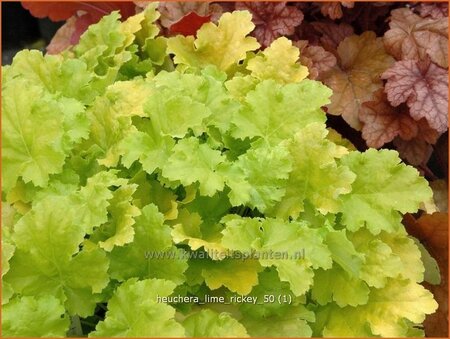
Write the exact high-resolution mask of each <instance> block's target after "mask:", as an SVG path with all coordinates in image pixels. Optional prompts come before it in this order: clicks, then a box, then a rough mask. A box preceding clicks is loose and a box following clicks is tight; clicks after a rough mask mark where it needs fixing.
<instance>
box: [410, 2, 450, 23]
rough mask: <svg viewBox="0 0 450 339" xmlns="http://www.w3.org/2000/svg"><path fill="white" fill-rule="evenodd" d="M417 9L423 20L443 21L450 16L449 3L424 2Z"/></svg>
mask: <svg viewBox="0 0 450 339" xmlns="http://www.w3.org/2000/svg"><path fill="white" fill-rule="evenodd" d="M416 9H417V11H418V12H419V15H420V16H421V17H422V18H426V17H430V18H431V19H441V18H445V17H447V16H448V3H447V2H431V3H427V2H424V3H421V4H419V5H418V6H417V7H416Z"/></svg>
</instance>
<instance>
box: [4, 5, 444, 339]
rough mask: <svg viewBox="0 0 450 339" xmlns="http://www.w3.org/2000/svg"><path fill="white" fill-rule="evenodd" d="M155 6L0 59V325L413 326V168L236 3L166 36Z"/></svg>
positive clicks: (203, 330) (48, 328) (138, 333)
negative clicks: (335, 125)
mask: <svg viewBox="0 0 450 339" xmlns="http://www.w3.org/2000/svg"><path fill="white" fill-rule="evenodd" d="M155 8H156V6H155V5H154V4H153V5H150V6H149V7H148V8H147V9H146V10H145V11H144V12H142V13H140V14H138V15H136V16H134V17H131V18H129V19H128V20H127V21H125V22H120V20H119V14H118V13H113V14H111V15H109V16H107V17H104V18H103V19H102V20H101V21H100V22H99V23H98V24H96V25H93V26H91V27H90V29H89V30H88V31H87V32H86V33H85V34H84V35H83V36H82V38H81V40H80V42H79V44H78V45H77V46H75V47H74V48H73V49H71V50H68V51H65V52H64V53H62V54H61V55H56V56H49V55H47V56H43V55H42V54H41V53H40V52H38V51H29V50H25V51H21V52H20V53H18V54H17V56H16V57H15V59H14V61H13V63H12V65H11V66H7V67H4V68H3V74H2V76H3V84H2V98H3V100H2V184H3V185H2V200H3V206H2V207H3V209H2V223H3V228H2V232H3V233H2V234H3V237H2V255H3V257H2V278H3V280H2V283H3V290H2V291H3V294H2V304H3V312H2V322H3V323H2V328H3V336H5V337H16V336H30V337H31V336H33V337H37V336H44V337H53V336H66V335H77V336H81V335H89V336H90V337H114V336H119V337H152V336H158V337H183V336H188V337H224V336H238V337H246V336H265V337H271V336H273V337H289V336H292V337H309V336H344V337H346V336H363V337H367V336H386V337H401V336H419V335H422V334H423V333H422V330H421V328H420V324H421V323H422V322H423V320H424V318H425V315H426V314H430V313H433V312H434V311H435V310H436V308H437V303H436V302H435V300H434V299H433V296H432V294H431V293H430V292H428V291H427V290H426V289H425V288H424V287H422V285H421V284H420V283H421V282H422V281H423V279H424V271H425V269H424V265H423V263H422V259H421V252H420V249H419V247H420V244H418V243H417V242H416V241H415V240H414V239H413V238H412V237H410V236H409V235H408V234H407V233H406V231H405V229H404V227H403V226H402V224H401V219H402V214H404V213H407V212H416V211H417V210H418V208H419V206H420V205H421V204H429V203H430V201H431V198H432V191H431V190H430V188H429V187H428V185H427V182H426V181H425V180H424V179H423V178H422V177H420V176H419V173H418V172H417V171H416V170H415V169H414V168H412V167H409V166H406V165H405V164H403V163H401V161H400V159H399V157H398V154H397V152H395V151H390V150H375V149H369V150H368V151H366V152H364V153H361V152H358V151H356V150H354V148H352V146H351V145H350V144H349V143H348V142H346V141H345V140H343V139H342V138H340V137H339V135H337V134H336V133H335V132H333V131H328V130H327V129H326V126H325V120H326V115H325V113H324V112H323V110H322V108H321V107H323V106H325V105H326V104H328V103H329V98H330V96H331V94H332V93H331V90H330V89H329V88H327V87H325V86H324V85H323V84H321V83H320V82H317V81H312V80H308V79H306V76H307V75H308V70H307V69H306V68H305V67H304V66H302V65H300V64H299V63H297V60H298V57H299V51H298V49H297V48H296V47H294V46H292V43H291V41H289V40H288V39H286V38H280V39H278V40H276V41H274V42H273V44H272V45H271V46H269V47H268V48H267V49H265V50H264V51H259V52H256V50H258V48H259V47H260V46H259V44H258V43H257V41H256V40H255V39H254V38H252V37H249V36H248V34H249V33H250V32H251V31H252V29H253V28H254V26H253V24H252V22H251V16H250V14H249V13H248V12H245V11H243V12H234V13H226V14H224V15H223V16H222V18H221V19H220V21H219V23H218V25H215V24H213V23H208V24H205V25H204V26H203V27H202V28H201V29H200V30H199V31H198V34H197V37H193V36H188V37H183V36H176V37H171V38H165V37H161V36H158V34H159V30H158V28H157V26H156V25H155V24H154V21H155V20H156V19H157V17H158V15H159V14H158V13H157V12H156V10H155ZM299 251H300V252H302V253H303V255H302V256H300V257H298V256H295V255H294V254H295V253H298V252H299ZM277 252H280V253H281V252H282V253H284V254H288V257H286V256H284V255H283V257H282V258H280V257H277V256H270V255H264V253H277ZM155 253H158V255H156V256H152V255H151V254H155ZM212 253H213V254H214V253H215V254H220V255H217V256H216V255H212ZM249 253H250V254H251V255H248V254H249ZM256 253H259V254H262V255H254V254H256ZM236 254H241V255H240V256H237V255H236ZM423 255H424V254H422V256H423ZM205 295H206V296H216V297H223V298H224V300H225V303H206V304H203V303H202V301H204V298H205ZM237 295H239V296H249V297H252V298H249V300H250V299H251V300H254V299H253V298H256V299H255V300H257V302H256V303H255V304H254V303H253V302H241V303H233V302H231V303H230V304H229V305H227V304H226V301H229V300H232V299H231V297H233V296H237ZM174 296H177V297H178V300H179V299H180V298H181V297H188V298H193V299H192V300H197V299H195V298H198V302H191V303H183V302H181V303H173V302H172V303H171V302H168V303H165V302H164V300H168V301H170V298H168V297H174ZM164 298H166V299H164ZM161 300H163V301H161ZM189 300H191V299H189Z"/></svg>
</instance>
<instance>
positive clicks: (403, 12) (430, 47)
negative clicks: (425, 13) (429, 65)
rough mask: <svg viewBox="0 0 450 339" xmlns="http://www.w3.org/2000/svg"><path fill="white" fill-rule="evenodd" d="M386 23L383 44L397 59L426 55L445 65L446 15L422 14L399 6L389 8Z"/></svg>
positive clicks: (409, 58)
mask: <svg viewBox="0 0 450 339" xmlns="http://www.w3.org/2000/svg"><path fill="white" fill-rule="evenodd" d="M389 27H390V29H389V30H388V31H387V32H386V33H385V34H384V44H385V47H386V50H387V51H388V52H389V53H390V54H391V55H393V56H394V57H395V58H396V59H397V60H423V59H424V58H425V57H426V56H427V55H428V56H429V57H430V58H431V61H433V62H434V63H436V64H438V65H439V66H441V67H448V20H447V18H440V19H432V18H422V17H420V16H419V15H417V14H415V13H414V12H413V11H412V10H411V9H409V8H398V9H395V10H393V11H392V12H391V21H390V23H389Z"/></svg>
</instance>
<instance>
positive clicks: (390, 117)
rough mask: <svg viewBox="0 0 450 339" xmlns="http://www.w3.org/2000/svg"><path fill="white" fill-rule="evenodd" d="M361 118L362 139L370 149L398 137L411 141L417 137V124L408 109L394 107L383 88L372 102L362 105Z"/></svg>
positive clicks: (376, 93)
mask: <svg viewBox="0 0 450 339" xmlns="http://www.w3.org/2000/svg"><path fill="white" fill-rule="evenodd" d="M359 118H360V120H361V121H362V123H363V126H362V137H363V138H364V140H366V142H367V146H369V147H375V148H379V147H381V146H383V145H384V144H385V143H388V142H390V141H392V140H393V139H394V138H395V137H396V136H400V137H401V138H402V139H403V140H410V139H412V138H413V137H415V136H416V135H417V131H418V127H417V124H416V122H415V121H414V119H412V118H411V117H410V116H409V114H408V111H407V109H405V108H403V109H402V110H399V109H397V108H394V107H392V106H391V105H390V104H389V102H388V101H387V99H386V94H385V93H384V91H383V89H382V88H380V89H379V90H378V91H377V92H375V94H374V99H373V100H372V101H367V102H365V103H363V104H362V106H361V110H360V112H359Z"/></svg>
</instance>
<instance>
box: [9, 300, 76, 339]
mask: <svg viewBox="0 0 450 339" xmlns="http://www.w3.org/2000/svg"><path fill="white" fill-rule="evenodd" d="M69 324H70V321H69V319H68V317H67V315H65V310H64V306H63V305H62V304H61V301H60V300H58V299H57V298H55V297H54V296H52V295H51V294H48V295H42V296H41V297H20V298H15V299H13V300H11V302H10V303H9V304H7V305H5V306H3V308H2V336H4V337H7V338H17V337H44V338H51V337H65V336H66V333H67V331H68V330H69Z"/></svg>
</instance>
